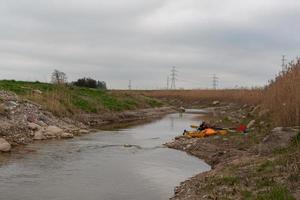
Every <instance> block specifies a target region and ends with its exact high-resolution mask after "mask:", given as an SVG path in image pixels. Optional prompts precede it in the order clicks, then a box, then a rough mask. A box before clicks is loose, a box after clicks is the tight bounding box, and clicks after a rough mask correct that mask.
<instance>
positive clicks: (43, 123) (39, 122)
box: [36, 120, 48, 127]
mask: <svg viewBox="0 0 300 200" xmlns="http://www.w3.org/2000/svg"><path fill="white" fill-rule="evenodd" d="M36 124H38V125H39V126H42V127H45V126H48V124H46V123H45V122H43V121H41V120H39V121H37V122H36Z"/></svg>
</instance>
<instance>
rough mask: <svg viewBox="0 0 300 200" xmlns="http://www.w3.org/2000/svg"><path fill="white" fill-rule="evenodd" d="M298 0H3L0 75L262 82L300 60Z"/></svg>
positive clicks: (160, 82)
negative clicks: (284, 64) (173, 71)
mask: <svg viewBox="0 0 300 200" xmlns="http://www.w3.org/2000/svg"><path fill="white" fill-rule="evenodd" d="M299 10H300V1H299V0H285V1H283V0H243V1H241V0H224V1H220V0H145V1H142V0H110V1H107V0H38V1H37V0H0V40H1V41H0V79H16V80H40V81H49V80H50V74H51V72H52V71H53V70H54V69H58V70H61V71H64V72H65V73H66V74H67V75H68V79H69V81H72V80H75V79H77V78H80V77H84V76H85V77H92V78H95V79H99V80H104V81H106V82H107V84H108V86H109V87H110V88H127V86H128V81H129V80H132V87H133V88H147V89H150V88H162V87H166V82H167V76H168V75H169V74H170V71H171V68H172V66H176V67H177V70H178V81H177V82H176V84H177V87H184V88H207V87H211V85H212V76H213V74H217V76H218V77H219V87H235V86H237V85H238V86H262V85H264V84H266V83H267V80H268V79H270V78H272V77H274V75H275V74H276V73H277V72H278V71H279V69H280V65H281V55H282V54H285V55H287V59H289V60H291V59H294V58H295V57H297V56H300V45H299V44H300V37H299V33H300V23H299V22H300V12H299Z"/></svg>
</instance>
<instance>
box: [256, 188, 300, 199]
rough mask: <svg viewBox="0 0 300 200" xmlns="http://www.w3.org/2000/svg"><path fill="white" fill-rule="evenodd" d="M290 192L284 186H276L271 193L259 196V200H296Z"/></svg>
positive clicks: (267, 192)
mask: <svg viewBox="0 0 300 200" xmlns="http://www.w3.org/2000/svg"><path fill="white" fill-rule="evenodd" d="M294 199H295V198H294V197H293V196H292V195H291V194H290V192H289V190H288V189H287V188H286V187H283V186H274V187H272V188H271V189H270V190H269V191H266V192H263V193H260V194H258V196H257V200H294Z"/></svg>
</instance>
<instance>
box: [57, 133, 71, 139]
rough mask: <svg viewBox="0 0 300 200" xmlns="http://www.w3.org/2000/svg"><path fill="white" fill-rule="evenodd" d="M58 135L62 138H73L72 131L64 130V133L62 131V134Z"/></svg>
mask: <svg viewBox="0 0 300 200" xmlns="http://www.w3.org/2000/svg"><path fill="white" fill-rule="evenodd" d="M60 137H61V138H64V139H68V138H73V137H74V135H73V134H72V133H66V132H64V133H62V134H61V135H60Z"/></svg>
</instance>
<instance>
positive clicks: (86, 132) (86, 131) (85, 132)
mask: <svg viewBox="0 0 300 200" xmlns="http://www.w3.org/2000/svg"><path fill="white" fill-rule="evenodd" d="M79 133H80V134H88V133H89V131H88V130H85V129H80V130H79Z"/></svg>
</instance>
